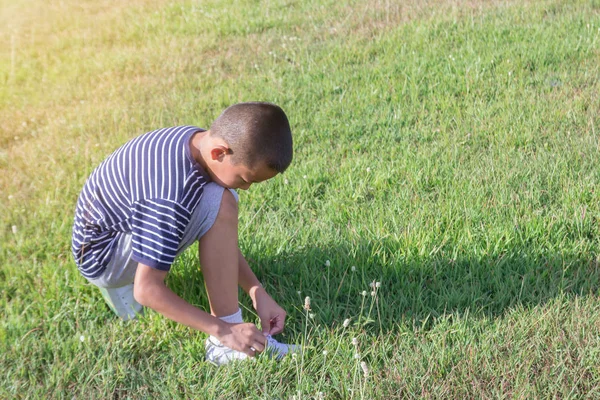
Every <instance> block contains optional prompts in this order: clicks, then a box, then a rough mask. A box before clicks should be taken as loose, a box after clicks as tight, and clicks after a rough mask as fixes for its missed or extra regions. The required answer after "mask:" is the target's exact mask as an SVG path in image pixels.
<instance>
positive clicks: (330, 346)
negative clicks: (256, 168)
mask: <svg viewBox="0 0 600 400" xmlns="http://www.w3.org/2000/svg"><path fill="white" fill-rule="evenodd" d="M599 6H600V5H599V4H598V3H597V2H566V1H544V2H525V3H521V2H518V3H517V2H492V3H475V2H435V1H430V2H426V3H420V2H414V3H406V4H404V5H402V6H400V5H397V4H392V2H387V1H373V2H368V3H362V2H296V3H293V4H291V3H286V2H279V1H275V2H269V3H268V4H267V3H265V4H257V3H254V2H248V1H236V2H226V3H221V2H205V3H202V4H199V3H191V2H187V3H174V2H162V1H147V2H146V1H144V2H135V3H131V4H128V5H127V6H124V5H122V4H116V3H114V2H109V1H106V2H94V3H73V2H63V3H61V4H60V5H54V4H46V3H39V2H19V3H15V4H11V5H10V7H9V6H8V5H7V7H3V8H2V10H3V11H2V14H1V16H2V17H1V19H0V20H1V21H4V22H7V23H6V24H5V26H6V28H5V29H4V30H3V31H2V35H1V36H0V40H1V42H2V44H3V46H2V49H3V50H2V53H0V54H1V61H2V62H1V63H0V78H1V79H2V82H3V86H2V88H1V89H0V104H2V108H1V109H0V115H2V116H3V118H2V125H1V126H2V130H1V132H0V143H1V145H2V147H1V153H0V168H1V169H2V174H1V176H0V187H1V188H2V189H1V191H0V193H1V198H0V206H1V207H2V212H1V213H0V222H1V227H2V229H0V243H1V244H2V245H1V249H0V265H2V267H1V268H0V274H1V276H0V278H2V279H0V289H1V290H0V292H1V293H2V296H1V297H0V301H1V302H2V309H3V312H4V316H5V317H4V318H3V320H2V322H1V323H0V346H1V347H0V365H1V366H2V369H3V370H4V371H6V373H5V374H4V376H3V378H1V379H0V382H1V383H0V396H2V397H7V398H14V397H17V398H19V397H23V398H27V397H33V398H35V397H44V398H47V397H56V398H62V397H73V396H75V397H90V398H106V397H131V398H147V397H158V398H291V397H292V396H296V398H319V396H320V395H319V393H322V394H323V397H324V398H548V397H559V398H586V397H587V398H595V397H598V396H599V394H598V391H599V382H600V381H599V375H600V371H599V369H598V352H599V350H600V346H599V343H598V334H597V332H598V329H599V328H600V325H599V320H598V315H599V314H598V304H599V303H598V298H597V292H598V279H599V277H600V273H599V271H598V261H599V258H598V257H599V251H598V250H599V246H598V233H599V229H598V222H599V221H598V219H599V217H600V214H599V200H598V180H599V178H600V177H599V169H598V168H597V162H596V160H597V159H598V150H599V142H598V114H597V111H598V109H599V105H600V104H599V99H598V94H597V93H598V80H597V76H598V65H599V64H598V61H599V57H598V56H599V54H598V37H599V36H600V31H599V28H600V18H599V17H598V11H599ZM254 99H264V100H270V101H274V102H276V103H278V104H280V105H282V106H283V108H284V109H285V110H286V111H288V113H289V116H290V119H291V122H292V126H293V127H294V133H295V143H296V155H295V160H294V164H293V165H292V167H291V168H290V170H289V171H287V172H286V173H285V175H283V176H280V177H277V178H276V179H274V180H272V181H270V182H267V183H264V184H261V185H257V186H256V187H254V188H252V190H250V191H248V192H246V193H242V194H241V203H240V207H241V216H240V227H241V237H240V243H241V247H242V249H243V251H244V253H245V254H246V255H247V257H248V258H249V259H250V261H251V264H252V266H253V267H254V269H255V271H256V273H257V275H258V276H259V278H260V279H261V281H262V282H263V283H264V284H265V286H267V288H268V289H269V291H270V292H271V293H272V294H273V295H274V297H275V298H276V299H277V300H278V301H280V302H281V304H282V306H284V308H286V310H287V311H288V312H289V319H288V326H287V329H286V332H285V335H284V336H283V337H282V338H281V339H282V340H285V341H293V342H299V343H301V344H302V345H303V347H304V354H303V356H301V357H297V358H296V359H291V358H290V359H286V360H285V361H283V362H280V363H276V362H273V361H271V360H267V359H264V358H261V359H259V360H258V362H257V363H255V364H252V366H251V367H248V366H247V365H240V366H238V367H233V368H226V369H215V368H213V367H212V366H210V365H206V364H205V363H204V362H203V357H204V350H203V339H204V337H205V336H204V335H203V334H199V333H196V332H191V331H190V330H189V329H187V328H185V327H182V326H177V325H176V324H174V323H172V322H169V321H167V320H165V319H164V318H162V317H161V316H159V315H157V314H156V313H153V312H148V313H147V315H146V317H144V318H143V319H141V320H140V321H136V322H134V323H122V322H120V321H118V320H116V319H115V318H114V317H113V316H112V315H111V313H110V311H109V310H108V309H107V308H106V307H105V306H104V304H103V303H102V300H101V298H100V296H99V293H98V292H97V291H96V290H95V289H94V288H93V287H91V286H90V285H88V284H86V283H85V281H84V280H83V279H82V278H81V277H80V276H79V275H78V273H77V271H76V269H75V267H74V265H73V263H72V261H71V257H70V253H69V241H70V229H71V221H72V211H73V208H74V204H75V200H76V196H77V193H78V191H79V190H80V188H81V185H82V184H83V181H84V180H85V178H86V177H87V175H88V174H89V173H90V172H91V170H92V168H94V167H95V165H97V163H98V162H100V161H101V160H102V159H103V158H104V157H105V156H106V155H107V154H109V153H110V152H111V151H112V150H113V149H115V148H116V147H118V146H119V145H120V144H121V143H123V142H124V141H125V140H127V139H128V138H131V137H133V136H136V135H138V134H140V133H143V132H145V131H147V130H150V129H154V128H156V127H159V126H167V125H173V124H179V123H194V124H197V125H200V126H205V127H206V126H208V124H209V123H210V122H211V121H212V119H214V117H216V115H217V113H218V112H219V111H220V110H221V109H222V108H223V107H225V106H227V105H229V104H231V103H234V102H237V101H243V100H254ZM13 226H14V232H15V233H13ZM327 265H329V266H327ZM353 267H355V268H353ZM372 282H380V283H381V286H380V287H379V288H377V290H376V291H375V293H373V294H374V296H372V295H371V292H372V290H373V288H372V287H371V286H370V284H371V283H372ZM168 284H169V285H170V286H171V287H172V288H173V289H174V290H176V291H177V292H179V293H181V295H182V296H183V297H184V298H185V299H187V300H188V301H190V302H191V303H193V304H196V305H198V306H201V307H205V308H207V299H206V295H205V293H204V290H203V281H202V276H201V273H200V272H199V267H198V265H197V257H196V255H195V254H194V250H190V251H189V252H187V253H186V254H185V256H184V257H182V259H180V260H178V261H177V263H176V264H175V265H174V268H173V270H172V273H171V274H170V276H169V279H168ZM363 293H364V296H363ZM305 296H310V297H311V298H312V306H311V307H312V310H311V312H306V311H305V310H303V309H302V305H303V303H304V297H305ZM242 306H243V308H244V310H245V315H246V317H247V318H248V319H249V320H255V319H256V317H255V315H254V314H253V313H252V312H251V305H250V304H249V302H248V300H247V299H246V298H244V299H243V300H242ZM347 318H348V319H350V323H349V325H348V326H347V327H344V326H343V325H342V324H343V321H344V320H345V319H347ZM353 338H356V339H357V340H356V343H357V345H356V346H355V345H353V344H352V339H353ZM361 362H364V363H365V365H366V367H367V368H368V373H367V374H365V372H364V371H363V369H362V367H361Z"/></svg>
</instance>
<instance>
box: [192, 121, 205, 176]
mask: <svg viewBox="0 0 600 400" xmlns="http://www.w3.org/2000/svg"><path fill="white" fill-rule="evenodd" d="M209 134H210V131H198V132H196V133H194V134H193V135H192V138H191V139H190V153H191V155H192V157H193V158H194V160H196V162H197V163H198V164H200V166H201V167H202V168H203V169H204V170H205V171H207V172H208V166H207V163H206V160H205V158H204V157H205V156H204V155H203V154H202V149H203V147H204V149H207V148H208V146H207V145H208V141H209ZM203 145H204V146H203Z"/></svg>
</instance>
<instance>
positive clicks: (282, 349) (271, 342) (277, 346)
mask: <svg viewBox="0 0 600 400" xmlns="http://www.w3.org/2000/svg"><path fill="white" fill-rule="evenodd" d="M266 337H267V348H266V349H265V353H267V354H268V355H269V356H270V357H273V358H274V359H276V360H281V359H282V358H283V357H285V356H286V354H288V353H297V352H298V351H299V350H300V346H298V345H296V344H285V343H280V342H278V341H277V340H275V339H274V338H273V336H271V335H267V336H266Z"/></svg>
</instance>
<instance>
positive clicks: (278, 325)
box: [269, 318, 285, 335]
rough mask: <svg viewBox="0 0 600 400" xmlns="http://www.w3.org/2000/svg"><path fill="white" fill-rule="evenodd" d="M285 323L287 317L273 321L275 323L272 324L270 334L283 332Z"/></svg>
mask: <svg viewBox="0 0 600 400" xmlns="http://www.w3.org/2000/svg"><path fill="white" fill-rule="evenodd" d="M284 325H285V318H277V319H276V320H275V321H273V324H272V325H271V330H270V331H269V334H270V335H277V334H278V333H281V331H283V327H284Z"/></svg>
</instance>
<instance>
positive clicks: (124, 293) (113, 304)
mask: <svg viewBox="0 0 600 400" xmlns="http://www.w3.org/2000/svg"><path fill="white" fill-rule="evenodd" d="M99 289H100V293H102V297H104V301H106V304H108V306H109V307H110V309H111V310H112V311H113V312H114V313H115V314H117V315H118V316H119V317H121V318H122V319H124V320H125V321H127V320H129V319H134V318H136V317H137V316H138V314H143V313H144V307H143V306H142V305H141V304H140V303H138V302H137V301H135V299H134V298H133V283H132V284H129V285H125V286H122V287H118V288H99Z"/></svg>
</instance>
